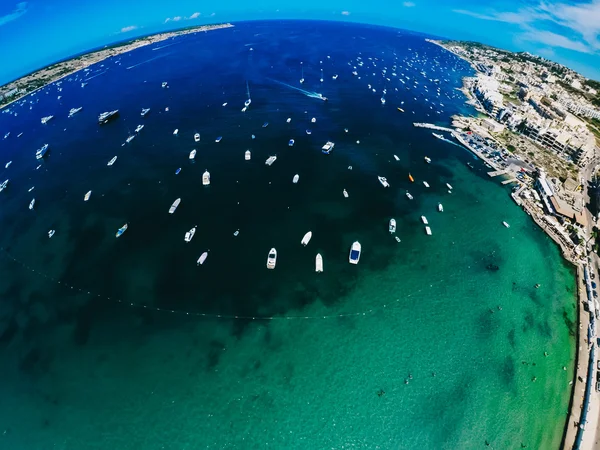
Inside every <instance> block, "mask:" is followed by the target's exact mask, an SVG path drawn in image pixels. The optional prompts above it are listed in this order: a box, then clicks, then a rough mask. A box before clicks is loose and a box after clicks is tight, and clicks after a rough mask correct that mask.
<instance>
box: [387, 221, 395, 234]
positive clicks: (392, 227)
mask: <svg viewBox="0 0 600 450" xmlns="http://www.w3.org/2000/svg"><path fill="white" fill-rule="evenodd" d="M388 231H389V232H390V233H395V232H396V219H390V225H389V226H388Z"/></svg>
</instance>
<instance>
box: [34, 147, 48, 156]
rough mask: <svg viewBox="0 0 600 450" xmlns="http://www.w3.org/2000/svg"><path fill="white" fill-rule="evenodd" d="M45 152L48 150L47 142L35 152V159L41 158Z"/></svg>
mask: <svg viewBox="0 0 600 450" xmlns="http://www.w3.org/2000/svg"><path fill="white" fill-rule="evenodd" d="M46 152H48V144H44V145H43V146H42V148H40V149H39V150H37V151H36V152H35V157H36V159H42V158H43V157H44V156H45V155H46Z"/></svg>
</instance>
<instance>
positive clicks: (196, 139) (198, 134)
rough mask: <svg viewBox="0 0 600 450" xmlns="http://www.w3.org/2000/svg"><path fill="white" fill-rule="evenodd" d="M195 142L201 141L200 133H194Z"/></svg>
mask: <svg viewBox="0 0 600 450" xmlns="http://www.w3.org/2000/svg"><path fill="white" fill-rule="evenodd" d="M194 142H200V133H196V134H194Z"/></svg>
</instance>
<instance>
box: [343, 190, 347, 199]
mask: <svg viewBox="0 0 600 450" xmlns="http://www.w3.org/2000/svg"><path fill="white" fill-rule="evenodd" d="M342 193H343V194H344V197H346V198H348V191H347V190H346V189H344V190H343V191H342Z"/></svg>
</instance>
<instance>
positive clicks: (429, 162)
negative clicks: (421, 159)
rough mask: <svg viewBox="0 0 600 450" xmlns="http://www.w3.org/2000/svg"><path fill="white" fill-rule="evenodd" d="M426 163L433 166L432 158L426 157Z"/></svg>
mask: <svg viewBox="0 0 600 450" xmlns="http://www.w3.org/2000/svg"><path fill="white" fill-rule="evenodd" d="M425 162H426V163H427V164H431V158H430V157H428V156H426V157H425Z"/></svg>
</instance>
